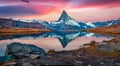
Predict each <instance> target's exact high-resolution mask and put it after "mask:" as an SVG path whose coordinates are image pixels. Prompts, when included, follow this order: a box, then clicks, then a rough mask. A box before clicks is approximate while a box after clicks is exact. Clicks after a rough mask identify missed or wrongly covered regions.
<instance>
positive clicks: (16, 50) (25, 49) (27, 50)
mask: <svg viewBox="0 0 120 66" xmlns="http://www.w3.org/2000/svg"><path fill="white" fill-rule="evenodd" d="M7 55H12V56H14V57H15V58H16V59H18V58H32V59H34V58H38V57H41V56H44V55H45V51H44V50H43V49H42V48H39V47H37V46H34V45H30V44H28V45H27V44H21V43H16V42H15V43H12V44H10V45H7V49H6V56H7Z"/></svg>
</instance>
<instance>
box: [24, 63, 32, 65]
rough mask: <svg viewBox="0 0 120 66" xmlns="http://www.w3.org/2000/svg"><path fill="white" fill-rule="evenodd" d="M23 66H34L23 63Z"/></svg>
mask: <svg viewBox="0 0 120 66" xmlns="http://www.w3.org/2000/svg"><path fill="white" fill-rule="evenodd" d="M23 66H33V65H32V64H31V63H23Z"/></svg>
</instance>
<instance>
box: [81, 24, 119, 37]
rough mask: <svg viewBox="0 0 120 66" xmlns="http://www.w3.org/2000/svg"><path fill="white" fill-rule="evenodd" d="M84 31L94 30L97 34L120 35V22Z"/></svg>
mask: <svg viewBox="0 0 120 66" xmlns="http://www.w3.org/2000/svg"><path fill="white" fill-rule="evenodd" d="M83 31H84V32H92V33H97V34H105V35H111V36H114V37H116V36H120V24H117V25H112V26H104V27H98V28H92V29H88V30H83Z"/></svg>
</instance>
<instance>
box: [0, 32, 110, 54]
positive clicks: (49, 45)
mask: <svg viewBox="0 0 120 66" xmlns="http://www.w3.org/2000/svg"><path fill="white" fill-rule="evenodd" d="M111 38H112V37H110V36H105V35H99V34H94V33H88V32H46V33H41V34H36V35H27V36H25V35H14V36H4V37H0V56H4V54H5V50H6V46H7V45H8V44H10V43H13V42H19V43H23V44H33V45H36V46H38V47H40V48H42V49H43V50H45V51H46V52H47V51H48V50H51V49H54V50H56V51H63V50H67V51H69V50H74V49H78V48H80V47H82V46H83V45H84V44H86V43H89V42H91V41H96V42H102V41H103V40H110V39H111Z"/></svg>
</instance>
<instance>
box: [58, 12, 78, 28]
mask: <svg viewBox="0 0 120 66" xmlns="http://www.w3.org/2000/svg"><path fill="white" fill-rule="evenodd" d="M57 23H63V24H66V25H72V26H80V25H79V24H78V22H77V21H76V20H74V19H73V18H71V17H70V16H69V15H68V14H67V13H66V11H64V10H63V12H62V14H61V16H60V18H59V19H58V21H57Z"/></svg>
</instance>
